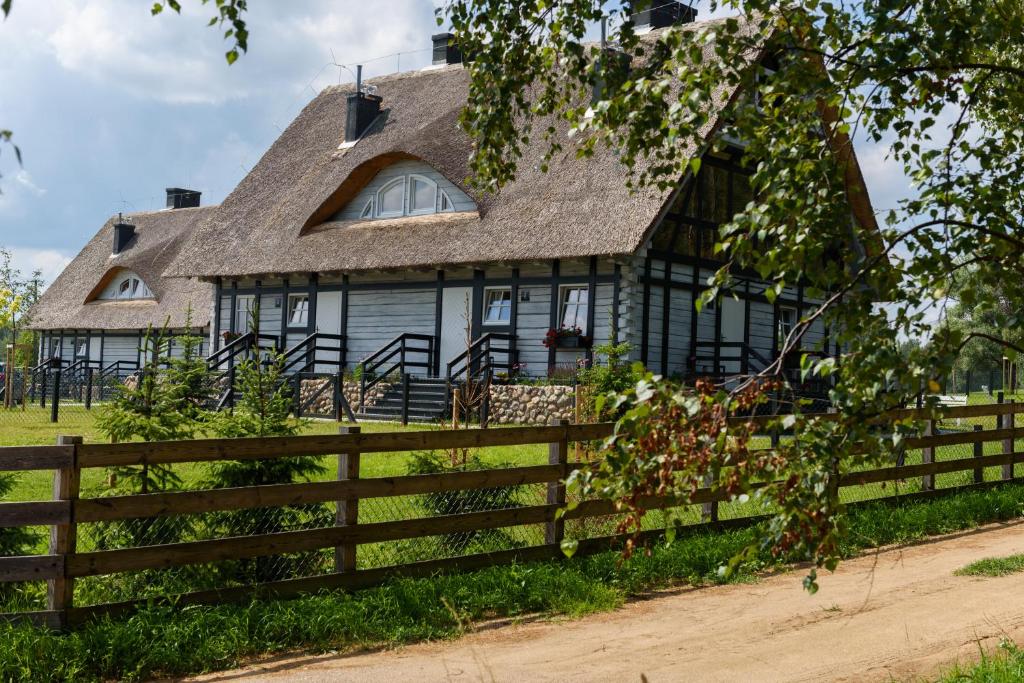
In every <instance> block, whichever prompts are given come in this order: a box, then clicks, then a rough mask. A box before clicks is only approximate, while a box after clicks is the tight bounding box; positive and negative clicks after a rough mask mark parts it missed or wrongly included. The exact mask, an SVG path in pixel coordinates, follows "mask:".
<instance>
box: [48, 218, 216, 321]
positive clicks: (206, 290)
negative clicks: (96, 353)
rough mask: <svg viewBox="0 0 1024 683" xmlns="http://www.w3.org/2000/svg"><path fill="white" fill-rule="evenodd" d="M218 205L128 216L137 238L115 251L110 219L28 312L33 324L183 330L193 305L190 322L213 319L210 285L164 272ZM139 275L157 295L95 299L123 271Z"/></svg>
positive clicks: (112, 227) (114, 219)
mask: <svg viewBox="0 0 1024 683" xmlns="http://www.w3.org/2000/svg"><path fill="white" fill-rule="evenodd" d="M214 209H216V207H215V206H204V207H198V208H190V209H167V210H163V211H153V212H146V213H133V214H125V216H124V221H125V222H127V223H131V224H133V225H134V226H135V237H134V238H132V240H131V242H129V243H128V246H127V247H126V248H125V249H124V250H123V251H122V252H121V253H120V254H117V255H112V254H111V252H112V250H113V244H114V224H115V223H117V222H118V219H117V217H116V216H115V217H112V218H110V220H108V221H107V222H106V223H104V225H103V227H102V228H100V230H99V232H98V233H96V236H95V237H93V238H92V239H91V240H90V241H89V243H88V244H87V245H85V247H84V248H83V249H82V251H81V252H79V254H78V256H76V257H75V259H74V260H73V261H72V262H71V263H69V264H68V266H67V267H66V268H65V269H64V271H63V272H62V273H61V274H60V275H59V276H58V277H57V279H56V280H54V282H53V284H51V285H50V286H49V288H47V290H46V291H45V292H44V293H43V295H42V297H40V299H39V302H38V303H37V304H36V305H35V306H34V307H33V308H32V311H31V313H30V319H31V324H30V327H31V328H33V329H37V330H56V329H79V330H86V329H89V330H139V329H145V328H146V327H147V326H148V325H150V324H152V325H154V326H161V325H163V324H164V323H165V322H167V323H168V324H169V325H170V327H172V328H178V329H181V328H184V327H185V323H186V316H187V311H188V309H189V307H190V306H191V309H192V326H193V327H196V328H198V327H205V326H206V325H208V324H209V322H210V309H211V306H212V301H213V295H212V286H211V285H210V284H208V283H204V282H200V281H198V280H196V279H194V278H171V277H165V276H164V275H163V273H164V271H165V270H166V269H167V267H168V266H169V265H170V263H171V262H172V261H173V260H174V258H175V257H176V256H177V255H178V252H179V250H180V249H181V246H182V245H183V244H184V242H185V239H186V237H187V236H188V234H189V233H190V232H192V231H193V229H194V228H195V227H196V226H197V225H198V224H199V223H201V222H202V221H203V220H205V219H206V218H208V217H209V216H210V215H212V214H213V212H214ZM125 270H128V271H132V272H134V273H136V274H137V275H138V276H139V277H140V278H142V280H143V281H144V282H145V283H146V284H147V285H148V286H149V288H150V289H151V290H152V292H153V294H154V295H155V297H156V299H155V300H154V299H148V300H146V299H143V300H137V301H97V300H95V297H96V295H97V294H98V293H99V292H100V291H101V290H102V289H103V287H105V286H106V284H107V283H108V282H110V281H111V280H112V279H113V278H116V277H117V275H118V274H119V273H120V272H123V271H125Z"/></svg>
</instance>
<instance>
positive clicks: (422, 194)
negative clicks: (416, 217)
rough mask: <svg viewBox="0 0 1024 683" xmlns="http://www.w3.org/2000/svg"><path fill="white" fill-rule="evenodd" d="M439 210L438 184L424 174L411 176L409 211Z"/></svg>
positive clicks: (431, 211) (427, 211)
mask: <svg viewBox="0 0 1024 683" xmlns="http://www.w3.org/2000/svg"><path fill="white" fill-rule="evenodd" d="M435 212H437V185H436V184H435V183H434V182H433V181H432V180H428V179H427V178H424V177H423V176H418V175H414V176H409V213H410V214H416V213H435Z"/></svg>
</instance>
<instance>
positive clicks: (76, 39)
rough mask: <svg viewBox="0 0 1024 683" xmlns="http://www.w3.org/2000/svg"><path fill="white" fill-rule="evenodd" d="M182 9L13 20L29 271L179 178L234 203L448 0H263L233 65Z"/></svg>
mask: <svg viewBox="0 0 1024 683" xmlns="http://www.w3.org/2000/svg"><path fill="white" fill-rule="evenodd" d="M183 4H184V5H185V10H184V12H183V15H182V16H176V15H173V14H170V13H166V14H164V15H163V16H160V17H152V16H150V13H149V7H150V3H148V2H144V1H142V0H15V2H14V8H13V11H12V12H11V15H10V17H8V19H7V21H6V22H3V23H0V127H4V128H10V129H12V130H13V131H14V134H15V139H16V141H17V143H18V145H19V146H20V147H21V150H22V154H23V155H24V165H23V166H22V167H19V166H18V165H17V164H16V163H15V161H14V158H13V155H12V154H11V153H10V150H9V149H3V150H0V173H2V174H3V178H2V180H0V189H2V191H3V194H2V195H0V246H2V247H6V248H8V249H11V250H12V251H13V252H14V256H15V262H16V264H17V265H18V266H20V267H21V268H22V269H23V270H30V269H33V268H41V269H42V270H43V272H44V276H45V277H46V279H47V280H52V279H53V277H54V276H55V275H56V274H57V272H59V270H60V268H62V267H63V265H64V264H65V263H66V262H67V261H68V260H69V259H70V258H71V257H73V256H74V254H75V253H76V252H77V251H78V250H79V249H80V248H81V246H82V245H84V244H85V242H86V241H88V240H89V239H90V238H91V237H92V236H93V234H95V232H96V230H97V229H98V227H99V226H100V225H101V224H102V223H103V221H105V220H106V219H107V217H109V216H110V215H112V214H114V213H116V212H118V211H143V210H150V209H159V208H161V207H162V206H163V203H164V188H165V187H171V186H183V187H190V188H193V189H197V190H201V191H202V192H203V203H204V204H211V203H217V202H220V201H221V200H222V199H223V198H224V197H225V196H226V195H227V194H228V193H229V192H230V191H231V189H232V188H233V187H234V186H235V184H236V183H237V182H238V181H239V180H241V178H242V177H243V176H244V174H245V173H246V172H247V171H248V170H249V169H250V168H251V167H252V166H253V165H254V164H255V163H256V161H257V160H258V159H259V157H260V155H261V154H262V153H263V152H264V151H265V150H266V148H267V147H269V145H270V144H271V143H272V142H273V140H274V139H275V138H276V137H277V135H278V134H279V132H280V131H281V130H282V129H283V128H284V127H285V126H287V124H288V122H289V121H291V119H292V118H293V117H294V116H295V115H296V114H297V113H298V111H299V110H300V109H301V108H302V107H303V106H304V105H305V104H306V103H307V102H308V101H309V100H310V99H311V98H312V97H313V96H314V95H315V94H316V93H317V92H318V91H319V90H320V89H322V88H323V87H325V86H327V85H330V84H333V83H338V82H339V80H341V81H349V80H351V78H352V77H351V76H350V75H349V73H348V72H347V71H345V70H343V69H339V68H338V67H336V66H333V65H332V62H337V63H341V64H354V63H357V62H363V63H365V64H366V67H365V68H366V73H367V75H369V76H373V75H376V74H382V73H390V72H393V71H395V70H396V69H399V68H400V69H401V70H403V71H404V70H408V69H413V68H420V67H422V66H425V65H426V64H428V63H429V60H430V53H429V48H430V35H431V34H432V33H434V32H436V31H437V26H436V24H435V22H434V7H435V4H436V3H435V0H372V2H368V1H366V0H363V1H361V2H357V1H354V0H290V1H289V2H287V3H285V2H253V3H250V6H251V8H252V9H251V10H250V13H249V18H248V22H249V27H250V32H251V38H250V42H249V53H248V54H247V55H244V56H243V57H242V58H241V59H240V60H239V61H238V62H237V63H236V64H235V65H233V66H230V67H229V66H228V65H227V64H226V63H225V60H224V58H223V53H224V51H225V49H226V47H227V46H226V45H225V43H224V42H223V41H222V40H221V39H220V33H219V32H218V31H216V30H213V29H208V28H206V23H207V20H208V18H209V16H210V12H211V11H212V10H210V9H209V8H208V7H201V6H200V3H199V2H198V0H193V1H191V2H186V3H183ZM699 4H703V3H699ZM702 9H704V8H702ZM702 16H707V12H706V11H704V12H703V13H702ZM398 52H401V53H402V54H401V56H400V57H399V56H397V55H396V54H395V53H398ZM375 58H377V59H375ZM857 151H858V154H859V156H860V160H861V164H862V165H863V166H864V171H865V175H866V177H867V179H868V184H869V186H870V189H871V190H872V194H873V200H874V202H875V206H876V209H884V208H887V207H888V206H890V205H891V204H892V202H893V201H894V200H895V198H896V197H897V196H898V195H900V194H904V193H905V192H906V188H907V181H906V180H905V179H904V178H903V176H902V174H901V173H900V171H899V169H897V168H894V167H893V166H892V165H890V164H887V163H886V162H885V160H884V155H885V151H886V150H885V148H884V147H882V146H871V145H864V144H862V145H859V146H858V150H857Z"/></svg>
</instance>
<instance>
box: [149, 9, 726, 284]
mask: <svg viewBox="0 0 1024 683" xmlns="http://www.w3.org/2000/svg"><path fill="white" fill-rule="evenodd" d="M700 25H706V22H704V23H702V24H695V25H694V26H700ZM707 52H708V54H707V56H708V58H712V57H713V54H714V53H713V48H712V47H710V46H709V48H708V50H707ZM372 83H373V84H374V85H376V86H377V88H378V90H377V94H378V95H380V96H381V97H382V98H383V102H382V105H381V112H382V116H381V117H380V119H378V121H377V123H376V125H375V126H373V127H372V128H371V129H370V131H369V132H368V133H367V134H366V135H365V136H364V137H363V138H362V139H361V140H360V141H359V142H358V143H357V144H356V145H355V146H354V147H352V148H350V149H347V150H344V151H342V152H339V150H338V145H339V144H340V143H341V142H342V140H343V139H344V130H345V120H346V97H347V95H348V94H349V93H350V92H352V89H351V88H349V87H330V88H327V89H326V90H324V91H323V92H322V93H320V95H318V96H317V97H316V98H314V99H313V101H312V102H310V103H309V105H307V106H306V108H305V109H304V110H303V111H302V112H301V113H300V114H299V116H298V117H297V118H296V119H295V120H294V121H293V122H292V124H291V125H290V126H289V127H288V128H287V130H285V131H284V133H283V134H282V135H281V136H280V137H279V138H278V139H277V141H276V142H275V143H274V144H273V146H271V148H270V149H269V150H268V151H267V153H266V154H265V155H264V156H263V158H262V159H261V160H260V161H259V163H257V165H256V166H255V167H254V168H253V169H252V171H251V172H250V173H249V175H248V176H246V177H245V179H244V180H242V182H241V183H240V184H239V185H238V187H237V188H235V190H234V191H233V192H232V193H231V194H230V195H229V196H228V197H227V199H225V200H224V202H223V203H222V204H221V207H220V209H219V210H218V211H217V212H216V214H215V215H214V216H213V217H212V218H211V220H209V221H207V222H205V223H204V224H203V225H202V226H201V227H200V228H199V229H198V230H197V231H196V232H195V233H194V234H193V236H192V238H191V239H190V240H189V242H188V244H187V245H186V246H185V247H184V248H183V249H182V251H181V254H180V255H179V257H178V259H177V260H176V261H175V263H174V265H173V266H172V267H171V269H170V271H169V272H170V273H171V274H177V275H191V276H200V277H216V276H242V275H257V274H270V273H290V272H326V271H359V270H373V269H389V268H409V267H429V266H439V265H443V264H456V263H485V262H514V261H527V260H534V259H552V258H570V257H580V256H593V255H612V254H628V253H632V252H633V251H635V250H636V249H637V248H638V246H639V245H640V244H641V243H642V241H643V239H644V237H645V235H646V233H647V231H648V228H649V227H650V226H651V225H652V222H653V221H654V220H655V219H656V218H657V217H658V215H659V213H660V211H661V209H662V207H663V205H664V204H665V201H666V199H667V198H668V196H669V195H670V193H671V190H664V191H662V190H657V189H655V188H646V189H643V190H641V191H639V192H637V193H636V194H630V192H629V190H628V189H627V187H626V182H625V181H626V176H627V173H628V171H627V169H626V167H625V166H623V165H622V164H621V163H620V162H619V160H618V159H617V157H616V155H615V154H614V153H613V152H612V151H610V150H607V149H601V150H599V151H598V152H597V153H596V154H595V155H594V156H593V157H592V158H589V159H582V160H581V159H577V158H576V157H575V149H574V148H573V147H572V145H569V144H566V148H565V151H564V152H563V153H562V154H561V155H560V156H559V157H558V158H556V159H554V160H553V162H552V163H551V164H550V167H549V170H548V172H546V173H545V172H542V171H541V170H540V165H541V160H542V156H543V154H544V152H545V150H546V145H545V144H544V143H543V141H542V140H541V137H542V136H540V135H536V136H534V139H535V140H536V142H535V143H533V144H531V145H529V146H528V147H527V148H526V149H525V150H524V157H523V158H522V159H521V160H520V162H519V164H518V173H517V177H516V179H515V181H514V182H512V183H510V184H509V185H507V186H505V187H504V188H503V189H502V190H501V192H500V193H499V194H498V195H497V196H495V197H489V198H486V199H485V198H481V197H479V196H476V199H477V200H478V203H479V208H480V215H479V216H469V217H467V216H466V214H455V215H450V220H444V219H443V218H442V217H441V216H430V217H427V218H426V219H424V218H412V217H410V218H405V219H402V220H395V221H387V222H368V221H362V222H360V221H347V222H342V223H330V222H328V223H324V222H323V221H324V220H326V219H327V218H328V217H329V216H330V215H331V214H332V213H333V212H334V211H336V210H337V209H338V208H340V207H341V206H343V205H344V203H345V202H346V201H347V200H348V199H351V197H353V196H354V195H355V193H356V192H358V190H359V189H360V188H361V187H362V185H364V184H365V183H366V182H367V181H368V180H369V179H370V178H372V177H373V175H374V174H375V173H376V171H377V170H379V169H380V168H382V167H384V166H386V165H387V164H388V163H391V162H393V161H395V160H399V159H419V160H422V161H424V162H425V163H427V164H429V165H431V166H432V167H433V168H435V169H436V170H437V171H439V172H440V173H441V174H442V175H444V176H445V177H446V178H448V179H449V180H450V181H452V182H453V183H455V184H456V185H457V186H459V187H460V188H462V189H463V190H465V191H466V192H467V194H470V195H471V196H474V195H473V192H472V190H471V189H470V188H469V187H468V186H467V183H466V178H467V177H468V175H469V172H470V171H469V164H468V162H469V157H470V152H471V145H472V142H471V140H470V138H469V137H468V136H467V135H466V134H465V132H463V131H462V130H461V128H460V127H459V124H458V117H459V113H460V111H461V110H462V108H463V107H464V106H465V103H466V98H467V92H468V83H469V73H468V72H467V71H466V70H465V69H464V68H463V67H462V66H460V65H455V66H446V67H443V68H437V69H426V70H423V71H418V72H412V73H405V74H398V75H394V76H388V77H384V78H380V79H376V80H374V81H372ZM710 129H711V126H709V132H710ZM694 151H695V150H691V149H680V154H691V153H693V152H694Z"/></svg>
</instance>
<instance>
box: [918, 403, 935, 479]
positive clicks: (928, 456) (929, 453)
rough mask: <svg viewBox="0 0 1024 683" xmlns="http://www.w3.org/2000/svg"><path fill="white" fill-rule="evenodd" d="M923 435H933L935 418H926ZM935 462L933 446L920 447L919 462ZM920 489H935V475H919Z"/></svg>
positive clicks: (925, 463) (924, 463)
mask: <svg viewBox="0 0 1024 683" xmlns="http://www.w3.org/2000/svg"><path fill="white" fill-rule="evenodd" d="M924 436H925V437H929V436H935V420H928V422H927V423H925V426H924ZM933 462H935V447H934V446H926V447H925V448H922V449H921V464H923V465H927V464H929V463H933ZM921 490H922V491H934V490H935V475H934V474H925V475H922V476H921Z"/></svg>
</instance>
